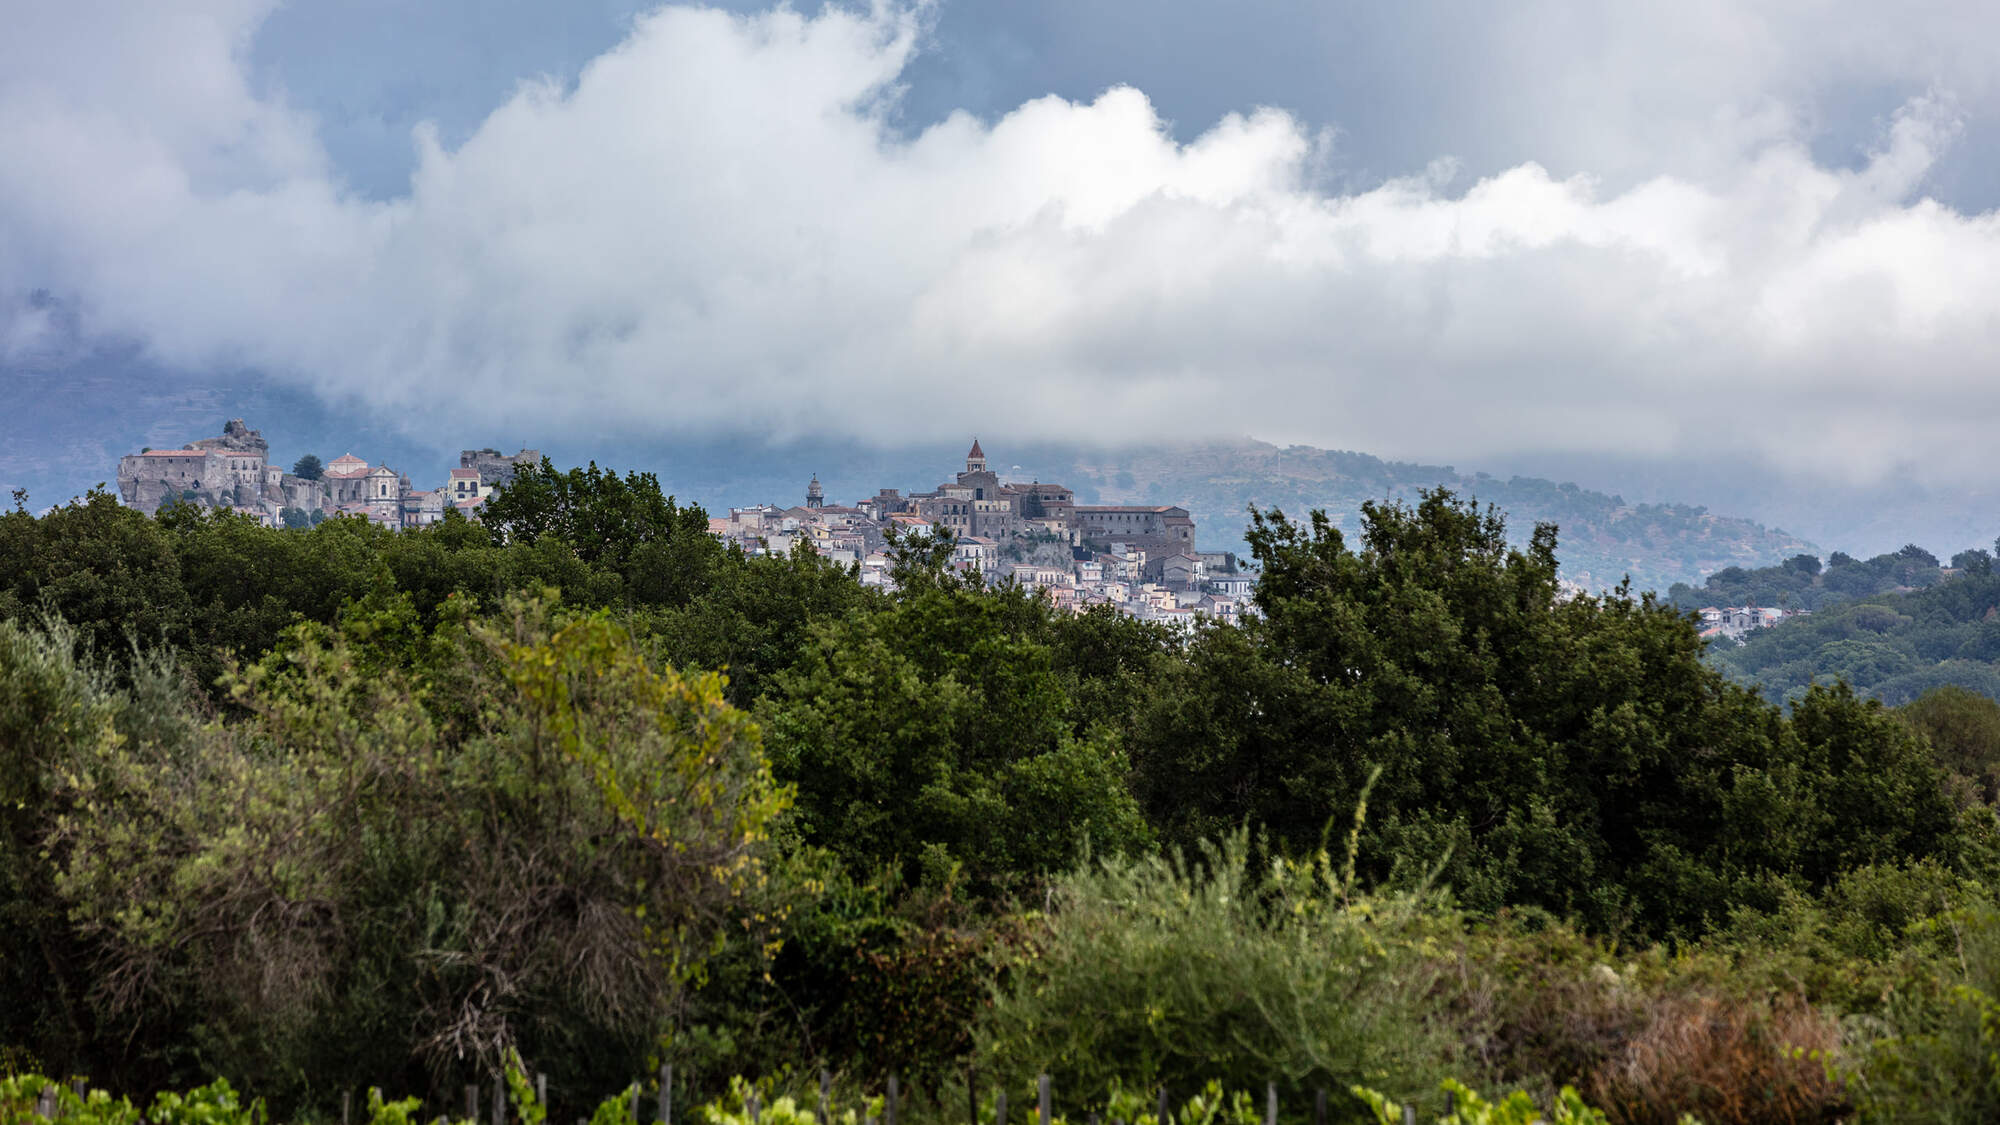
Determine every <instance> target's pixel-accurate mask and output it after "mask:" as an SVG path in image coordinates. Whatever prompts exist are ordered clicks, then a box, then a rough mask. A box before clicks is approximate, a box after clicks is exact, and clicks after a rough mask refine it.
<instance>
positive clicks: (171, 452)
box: [139, 449, 215, 457]
mask: <svg viewBox="0 0 2000 1125" xmlns="http://www.w3.org/2000/svg"><path fill="white" fill-rule="evenodd" d="M214 452H215V451H214V450H210V449H148V450H147V451H146V452H144V453H141V454H139V456H141V457H206V456H208V455H209V454H210V453H214Z"/></svg>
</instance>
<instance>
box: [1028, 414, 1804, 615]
mask: <svg viewBox="0 0 2000 1125" xmlns="http://www.w3.org/2000/svg"><path fill="white" fill-rule="evenodd" d="M1034 468H1035V470H1036V471H1037V472H1039V473H1040V474H1041V475H1040V479H1043V480H1059V481H1062V482H1064V483H1066V484H1068V485H1069V486H1070V487H1072V488H1074V489H1076V491H1077V496H1078V499H1079V500H1083V501H1084V502H1087V503H1088V502H1100V503H1155V504H1185V505H1186V506H1187V507H1188V509H1189V510H1190V511H1191V512H1192V513H1193V515H1194V517H1195V520H1196V522H1197V526H1198V527H1199V535H1200V538H1201V542H1202V545H1203V546H1204V547H1205V548H1207V549H1210V550H1238V549H1241V547H1242V543H1241V538H1240V537H1241V534H1242V531H1241V529H1242V528H1243V526H1244V524H1245V523H1246V522H1247V517H1246V516H1245V511H1246V509H1247V508H1248V507H1249V506H1250V505H1253V504H1254V505H1256V506H1257V507H1259V508H1269V507H1276V508H1280V509H1282V510H1283V511H1285V512H1286V513H1287V514H1290V515H1300V516H1303V515H1304V514H1305V513H1306V511H1307V510H1309V509H1312V508H1323V509H1325V510H1326V512H1327V515H1328V517H1329V518H1330V519H1332V520H1333V521H1334V523H1335V525H1336V526H1338V527H1339V528H1340V529H1341V530H1342V531H1344V532H1352V531H1354V530H1356V529H1358V528H1359V526H1360V508H1361V504H1362V502H1363V501H1365V500H1383V499H1400V500H1412V499H1414V498H1415V497H1416V495H1417V493H1418V492H1419V491H1421V490H1423V489H1426V488H1433V487H1436V486H1439V485H1443V486H1446V487H1449V488H1452V489H1454V490H1456V491H1458V492H1460V493H1461V494H1465V495H1470V496H1472V497H1474V498H1476V499H1477V500H1479V501H1480V502H1481V503H1490V504H1494V505H1497V506H1498V507H1499V508H1500V509H1501V510H1502V511H1503V512H1505V513H1506V516H1507V521H1508V530H1509V534H1510V536H1512V537H1514V538H1515V539H1517V540H1525V539H1526V538H1527V536H1528V535H1529V533H1530V532H1532V530H1533V528H1534V525H1535V524H1536V523H1537V522H1544V521H1545V522H1552V523H1555V524H1556V525H1557V526H1558V528H1559V529H1560V536H1559V538H1560V548H1559V553H1560V555H1561V559H1562V564H1563V573H1564V576H1565V577H1567V578H1569V579H1571V580H1573V581H1576V582H1580V583H1583V584H1584V585H1585V586H1589V587H1592V588H1598V587H1607V586H1611V585H1615V584H1616V583H1617V582H1618V580H1619V579H1620V578H1622V577H1623V576H1625V575H1628V574H1629V575H1631V577H1632V580H1633V583H1634V585H1635V586H1636V587H1638V588H1640V589H1653V590H1666V589H1667V588H1668V587H1669V586H1671V585H1672V584H1674V583H1675V582H1698V581H1700V580H1701V576H1702V575H1705V574H1709V573H1712V572H1714V571H1717V570H1721V569H1723V568H1725V567H1730V566H1748V567H1756V566H1763V565H1767V564H1771V563H1776V562H1778V561H1780V560H1782V559H1784V558H1787V557H1789V556H1791V555H1795V554H1798V553H1799V552H1801V551H1810V550H1812V549H1813V548H1812V545H1811V544H1810V543H1807V542H1805V541H1804V540H1801V539H1799V538H1798V537H1797V536H1794V535H1790V534H1788V533H1786V532H1783V531H1779V530H1775V529H1771V528H1766V527H1764V526H1762V525H1761V524H1757V523H1754V522H1752V521H1750V520H1745V519H1734V518H1730V517H1727V516H1718V515H1715V514H1712V513H1710V512H1709V511H1708V510H1707V509H1706V508H1702V507H1698V506H1693V505H1687V504H1629V503H1627V502H1626V501H1625V500H1624V498H1623V497H1620V496H1615V495H1608V494H1606V493H1602V492H1593V491H1590V490H1588V489H1583V488H1579V487H1577V486H1576V485H1574V484H1558V483H1556V482H1554V481H1549V480H1543V479H1540V478H1536V477H1512V478H1509V479H1506V480H1502V479H1500V478H1498V477H1492V476H1488V475H1486V474H1484V473H1478V474H1472V475H1466V474H1462V473H1460V472H1459V471H1458V470H1457V469H1455V468H1453V467H1451V466H1448V465H1445V466H1439V465H1418V464H1411V463H1409V462H1403V461H1385V460H1383V459H1382V458H1380V457H1373V456H1370V455H1368V454H1365V453H1351V452H1345V451H1340V450H1328V449H1315V448H1312V447H1310V446H1291V447H1289V448H1280V447H1278V446H1275V445H1271V444H1269V443H1266V442H1260V441H1251V440H1247V439H1246V440H1242V441H1236V442H1212V443H1204V444H1193V445H1177V446H1164V447H1158V448H1151V449H1138V450H1132V449H1121V450H1107V451H1101V452H1084V451H1076V450H1062V449H1044V450H1040V451H1038V456H1037V457H1036V458H1035V464H1034Z"/></svg>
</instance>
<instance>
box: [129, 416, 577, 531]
mask: <svg viewBox="0 0 2000 1125" xmlns="http://www.w3.org/2000/svg"><path fill="white" fill-rule="evenodd" d="M541 459H542V455H541V454H540V453H539V452H538V451H536V450H532V449H523V450H521V451H520V452H519V453H516V454H513V455H511V456H510V455H507V454H503V453H501V452H500V451H499V450H497V449H468V450H464V451H462V452H461V453H460V454H459V458H458V460H459V468H456V469H453V470H452V471H451V476H450V479H448V480H447V481H446V482H445V483H444V484H443V485H442V486H441V487H439V488H436V489H427V490H420V489H417V488H415V487H413V486H412V485H411V484H410V478H409V476H408V475H406V474H403V473H399V472H397V471H396V470H394V469H391V468H389V467H388V466H387V465H372V466H371V465H370V464H369V463H368V462H367V461H364V460H362V459H361V458H359V457H356V456H354V455H353V454H352V453H349V454H347V455H345V456H342V457H337V458H335V459H334V460H332V461H331V462H328V463H327V464H326V465H325V466H323V470H322V472H321V475H320V476H319V478H318V479H316V480H315V479H309V478H306V477H301V476H298V475H297V474H295V473H292V472H290V471H287V470H286V469H285V468H283V467H282V466H281V465H274V464H272V463H271V458H270V445H269V444H268V443H267V442H265V440H264V435H263V434H262V433H260V432H258V431H257V430H253V429H251V428H249V427H248V426H246V425H244V423H243V420H242V419H241V418H232V419H230V421H229V423H228V424H227V425H225V426H223V428H222V434H221V436H219V437H212V438H203V439H201V440H200V441H191V442H189V443H187V445H185V446H183V447H181V448H180V449H148V450H143V451H141V452H139V453H134V454H130V455H128V456H125V457H122V458H120V459H119V461H118V495H119V497H120V498H121V499H123V500H124V502H125V504H126V505H127V506H128V507H132V508H137V509H139V510H140V511H142V512H145V513H146V514H148V515H151V514H153V513H155V512H157V511H159V509H160V508H161V507H163V506H164V505H166V504H168V503H183V504H194V505H196V506H198V507H202V508H211V509H220V508H227V509H231V510H234V511H238V512H247V513H249V514H251V515H254V516H256V517H257V518H258V519H259V520H260V521H261V522H263V523H265V524H268V525H270V526H272V527H279V526H285V525H287V524H296V523H299V522H318V521H319V520H320V519H323V518H325V517H327V516H333V515H355V516H363V517H366V518H367V519H370V520H373V521H374V522H376V523H379V524H381V525H383V526H385V527H424V526H427V525H429V524H432V523H436V522H437V521H438V520H440V519H443V518H444V512H445V509H446V508H447V507H452V508H456V509H457V510H459V511H460V512H462V513H465V514H467V515H470V514H471V513H472V511H473V510H474V509H476V508H477V507H478V506H479V504H480V502H481V501H483V500H485V499H486V497H487V496H489V495H491V494H492V492H493V490H494V489H495V488H497V487H499V486H500V485H503V484H505V483H507V481H508V480H510V479H512V477H513V474H514V470H515V468H516V467H517V466H520V465H536V464H540V463H541Z"/></svg>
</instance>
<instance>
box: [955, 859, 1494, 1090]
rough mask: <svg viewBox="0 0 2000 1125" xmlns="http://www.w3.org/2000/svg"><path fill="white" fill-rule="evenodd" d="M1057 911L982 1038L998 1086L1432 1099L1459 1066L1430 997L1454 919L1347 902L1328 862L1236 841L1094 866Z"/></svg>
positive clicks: (1403, 903) (1061, 898)
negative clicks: (1281, 855) (1210, 1084)
mask: <svg viewBox="0 0 2000 1125" xmlns="http://www.w3.org/2000/svg"><path fill="white" fill-rule="evenodd" d="M1050 900H1051V902H1052V904H1053V910H1052V912H1051V913H1050V914H1049V916H1048V918H1047V919H1046V922H1045V924H1044V926H1043V927H1042V930H1041V933H1040V934H1039V935H1038V937H1037V938H1036V939H1034V940H1033V941H1031V946H1030V949H1029V951H1028V952H1027V954H1026V955H1025V956H1024V958H1023V959H1022V960H1021V961H1020V962H1019V963H1018V964H1017V965H1016V966H1015V969H1014V976H1013V979H1012V981H1011V982H1010V984H1009V985H1008V986H1007V987H1005V988H1004V989H1002V990H1001V991H1000V992H999V993H998V995H997V996H996V999H995V1003H994V1007H993V1008H992V1010H991V1011H990V1012H989V1013H988V1018H987V1019H986V1021H985V1022H984V1026H983V1027H982V1028H981V1030H980V1035H979V1041H980V1056H981V1058H982V1059H983V1061H984V1062H985V1064H986V1065H987V1066H988V1067H990V1069H991V1072H992V1073H993V1074H995V1075H996V1076H997V1077H1000V1078H1001V1079H1002V1080H1003V1081H1024V1080H1026V1079H1027V1078H1028V1077H1030V1076H1032V1075H1034V1074H1035V1073H1037V1072H1041V1071H1045V1072H1047V1073H1049V1074H1050V1075H1052V1076H1053V1077H1054V1078H1055V1080H1056V1082H1057V1084H1058V1088H1059V1089H1061V1090H1064V1091H1065V1092H1066V1097H1075V1098H1081V1099H1083V1100H1084V1101H1086V1102H1091V1103H1095V1102H1100V1101H1102V1100H1103V1099H1105V1098H1107V1097H1109V1096H1110V1095H1111V1093H1112V1091H1113V1090H1114V1089H1116V1088H1118V1083H1120V1082H1121V1081H1135V1080H1136V1082H1137V1083H1138V1085H1139V1086H1140V1087H1141V1088H1148V1089H1150V1088H1152V1087H1154V1086H1157V1085H1160V1084H1163V1083H1164V1084H1167V1085H1169V1086H1173V1085H1179V1086H1180V1087H1181V1088H1182V1089H1185V1088H1186V1084H1187V1083H1189V1082H1191V1081H1202V1080H1206V1079H1215V1080H1219V1081H1220V1082H1222V1083H1223V1084H1224V1085H1225V1086H1227V1087H1230V1088H1234V1089H1261V1088H1263V1086H1264V1084H1265V1083H1266V1082H1267V1081H1270V1080H1275V1081H1276V1082H1277V1083H1278V1085H1279V1088H1280V1090H1281V1092H1283V1093H1285V1094H1286V1096H1287V1097H1288V1098H1295V1097H1298V1096H1300V1095H1302V1094H1305V1093H1307V1092H1308V1091H1311V1090H1313V1089H1315V1088H1332V1089H1337V1090H1345V1089H1347V1087H1348V1086H1350V1085H1352V1084H1355V1083H1362V1082H1366V1083H1373V1084H1375V1085H1386V1086H1387V1087H1388V1088H1391V1089H1402V1090H1415V1089H1422V1088H1426V1087H1428V1086H1429V1085H1430V1084H1431V1081H1432V1076H1433V1075H1435V1074H1436V1073H1438V1071H1439V1070H1440V1069H1442V1068H1444V1067H1446V1066H1449V1065H1450V1064H1451V1063H1453V1062H1454V1061H1456V1056H1457V1053H1458V1052H1457V1045H1456V1042H1455V1038H1454V1036H1453V1035H1452V1034H1451V1029H1449V1028H1448V1027H1446V1026H1445V1023H1444V1021H1443V1020H1441V1019H1439V1018H1437V1013H1436V1012H1435V1011H1434V1009H1433V1007H1432V1005H1431V1003H1430V999H1429V998H1430V996H1431V995H1432V993H1433V992H1434V990H1435V989H1437V987H1438V985H1439V981H1440V976H1441V970H1442V966H1441V962H1440V961H1439V960H1438V959H1436V958H1433V957H1431V956H1429V955H1428V954H1427V952H1426V949H1425V945H1426V939H1427V938H1428V937H1430V936H1433V935H1434V934H1435V933H1436V932H1437V931H1438V930H1440V929H1442V928H1443V927H1445V926H1448V925H1455V924H1456V923H1455V921H1452V920H1447V919H1443V918H1442V916H1439V915H1434V914H1427V913H1426V912H1425V911H1424V909H1423V904H1422V903H1421V902H1420V901H1419V900H1417V899H1415V898H1380V897H1362V896H1355V895H1352V894H1350V882H1349V879H1348V878H1347V877H1344V876H1341V875H1338V874H1336V872H1335V870H1334V867H1333V864H1332V863H1331V861H1330V860H1329V858H1328V856H1327V855H1326V854H1325V853H1324V852H1321V853H1319V854H1317V855H1316V856H1314V857H1313V858H1311V859H1308V860H1305V861H1290V860H1283V859H1265V858H1263V857H1260V856H1257V855H1255V853H1254V850H1253V848H1252V847H1251V844H1250V841H1249V838H1248V836H1247V835H1246V834H1245V833H1242V832H1238V833H1236V834H1235V835H1233V836H1231V837H1229V838H1228V839H1227V840H1225V841H1224V842H1223V843H1222V844H1220V845H1214V846H1207V847H1204V848H1203V849H1202V850H1201V852H1200V853H1199V855H1198V856H1197V857H1196V859H1195V860H1193V861H1187V860H1183V859H1181V858H1178V857H1176V858H1173V859H1160V858H1149V859H1138V860H1130V859H1113V860H1106V861H1103V862H1101V863H1097V864H1095V865H1092V866H1089V867H1087V868H1085V869H1084V870H1082V871H1080V872H1078V873H1076V874H1072V875H1070V876H1067V877H1065V878H1063V879H1060V880H1058V881H1057V882H1056V884H1055V886H1054V887H1053V889H1052V891H1051V896H1050ZM1351 1108H1352V1109H1355V1110H1358V1109H1359V1108H1360V1107H1359V1105H1358V1104H1357V1105H1354V1106H1352V1107H1351Z"/></svg>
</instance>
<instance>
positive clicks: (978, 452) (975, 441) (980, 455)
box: [965, 438, 986, 461]
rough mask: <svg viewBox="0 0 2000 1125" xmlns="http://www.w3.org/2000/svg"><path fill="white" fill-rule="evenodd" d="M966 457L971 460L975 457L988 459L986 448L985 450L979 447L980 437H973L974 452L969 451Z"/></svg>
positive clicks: (982, 459)
mask: <svg viewBox="0 0 2000 1125" xmlns="http://www.w3.org/2000/svg"><path fill="white" fill-rule="evenodd" d="M965 459H966V460H968V461H971V460H974V459H978V460H981V461H984V460H985V459H986V451H985V450H983V449H981V448H979V439H978V438H973V439H972V452H970V453H967V454H966V455H965Z"/></svg>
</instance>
